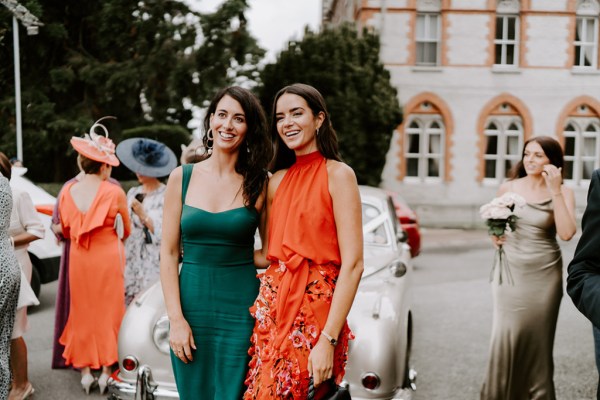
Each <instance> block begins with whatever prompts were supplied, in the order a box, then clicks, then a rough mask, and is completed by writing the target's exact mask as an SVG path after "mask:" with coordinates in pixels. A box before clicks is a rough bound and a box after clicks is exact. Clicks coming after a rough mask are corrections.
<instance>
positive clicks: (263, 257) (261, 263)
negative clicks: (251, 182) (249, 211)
mask: <svg viewBox="0 0 600 400" xmlns="http://www.w3.org/2000/svg"><path fill="white" fill-rule="evenodd" d="M284 175H285V171H284V170H281V171H277V172H276V173H275V174H273V175H272V176H271V177H270V178H269V182H268V184H267V190H266V196H265V201H264V204H263V207H262V210H261V213H260V223H259V225H258V232H259V234H260V240H261V243H262V248H261V249H259V250H255V251H254V265H256V266H257V267H258V268H267V267H268V266H269V264H270V262H269V260H267V255H268V254H269V243H268V241H269V224H268V221H269V213H270V210H271V204H272V203H273V198H274V197H275V192H276V191H277V188H278V187H279V183H281V179H282V178H283V176H284Z"/></svg>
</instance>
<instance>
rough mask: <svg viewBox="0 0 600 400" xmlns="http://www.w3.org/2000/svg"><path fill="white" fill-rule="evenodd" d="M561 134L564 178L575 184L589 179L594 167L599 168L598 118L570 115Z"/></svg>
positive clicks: (599, 140) (599, 136) (599, 125)
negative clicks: (563, 151) (562, 139)
mask: <svg viewBox="0 0 600 400" xmlns="http://www.w3.org/2000/svg"><path fill="white" fill-rule="evenodd" d="M563 136H564V141H565V147H564V150H565V167H564V177H565V179H566V180H568V181H571V182H573V183H575V184H580V183H582V182H587V181H589V180H590V179H591V178H592V172H593V171H594V169H596V168H600V119H599V118H597V117H571V118H569V119H568V120H567V123H566V126H565V129H564V131H563Z"/></svg>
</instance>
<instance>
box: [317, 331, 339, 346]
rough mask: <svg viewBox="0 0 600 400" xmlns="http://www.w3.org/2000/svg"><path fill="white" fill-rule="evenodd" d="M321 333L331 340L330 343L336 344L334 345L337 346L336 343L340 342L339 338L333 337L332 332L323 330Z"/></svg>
mask: <svg viewBox="0 0 600 400" xmlns="http://www.w3.org/2000/svg"><path fill="white" fill-rule="evenodd" d="M321 335H323V336H325V338H326V339H327V341H328V342H329V344H330V345H332V346H334V347H335V345H336V344H338V341H337V339H334V338H333V337H332V336H331V335H330V334H328V333H327V332H325V331H321Z"/></svg>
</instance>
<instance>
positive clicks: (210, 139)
mask: <svg viewBox="0 0 600 400" xmlns="http://www.w3.org/2000/svg"><path fill="white" fill-rule="evenodd" d="M206 137H207V138H208V140H207V141H206V148H207V151H206V153H207V154H208V155H209V156H210V155H211V154H212V152H213V133H212V129H209V130H208V132H206Z"/></svg>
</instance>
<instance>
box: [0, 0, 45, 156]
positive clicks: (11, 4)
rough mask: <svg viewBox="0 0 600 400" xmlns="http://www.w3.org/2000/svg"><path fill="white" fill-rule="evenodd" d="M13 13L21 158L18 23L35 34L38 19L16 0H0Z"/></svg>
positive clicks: (21, 130) (18, 137)
mask: <svg viewBox="0 0 600 400" xmlns="http://www.w3.org/2000/svg"><path fill="white" fill-rule="evenodd" d="M0 4H2V5H3V6H5V7H6V8H8V10H9V11H10V12H11V13H12V15H13V47H14V57H15V116H16V119H17V158H18V159H19V160H23V128H22V125H21V64H20V62H19V59H20V57H19V24H18V22H17V19H18V20H20V21H21V23H22V24H23V26H24V27H25V28H26V29H27V34H28V35H37V34H38V29H39V27H40V26H43V25H44V24H42V23H41V22H40V20H39V19H38V18H37V17H36V16H35V15H33V14H32V13H30V12H29V10H28V9H27V8H25V7H24V6H22V5H21V4H19V2H17V1H16V0H0Z"/></svg>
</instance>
